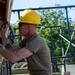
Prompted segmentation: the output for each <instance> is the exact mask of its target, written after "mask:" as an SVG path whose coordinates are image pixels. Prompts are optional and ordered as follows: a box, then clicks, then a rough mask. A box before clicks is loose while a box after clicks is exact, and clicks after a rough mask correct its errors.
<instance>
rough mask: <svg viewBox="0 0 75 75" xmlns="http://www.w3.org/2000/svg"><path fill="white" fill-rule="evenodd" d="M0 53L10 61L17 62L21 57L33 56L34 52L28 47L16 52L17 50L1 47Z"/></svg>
mask: <svg viewBox="0 0 75 75" xmlns="http://www.w3.org/2000/svg"><path fill="white" fill-rule="evenodd" d="M0 54H1V55H2V56H3V57H4V58H6V59H8V60H9V61H10V62H12V63H15V62H17V61H19V60H21V59H25V58H27V57H29V56H31V55H32V54H33V52H32V51H30V50H28V49H26V48H22V49H20V50H19V51H18V52H16V53H15V52H11V51H10V50H6V49H3V48H0Z"/></svg>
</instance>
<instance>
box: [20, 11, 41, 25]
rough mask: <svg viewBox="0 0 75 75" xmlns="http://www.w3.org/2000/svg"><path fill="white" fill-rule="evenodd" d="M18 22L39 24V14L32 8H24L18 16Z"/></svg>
mask: <svg viewBox="0 0 75 75" xmlns="http://www.w3.org/2000/svg"><path fill="white" fill-rule="evenodd" d="M20 22H23V23H30V24H40V16H39V15H38V13H37V12H35V11H34V10H25V11H23V13H22V14H21V16H20Z"/></svg>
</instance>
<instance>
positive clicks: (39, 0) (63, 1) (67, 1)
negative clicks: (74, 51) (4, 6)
mask: <svg viewBox="0 0 75 75" xmlns="http://www.w3.org/2000/svg"><path fill="white" fill-rule="evenodd" d="M55 4H60V5H61V6H68V5H75V0H14V2H13V7H12V9H13V10H14V9H25V8H29V7H30V8H38V7H53V6H55ZM73 13H75V8H73V9H71V10H70V13H69V15H70V17H72V18H74V17H75V14H73ZM17 20H18V17H17V14H16V13H12V14H11V23H15V22H16V21H17Z"/></svg>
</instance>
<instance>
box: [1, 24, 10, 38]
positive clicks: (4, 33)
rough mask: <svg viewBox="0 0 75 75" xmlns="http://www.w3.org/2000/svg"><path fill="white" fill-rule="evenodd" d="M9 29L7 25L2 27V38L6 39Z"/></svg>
mask: <svg viewBox="0 0 75 75" xmlns="http://www.w3.org/2000/svg"><path fill="white" fill-rule="evenodd" d="M8 28H9V24H6V25H5V27H2V29H1V30H0V32H1V37H5V35H6V31H7V29H8Z"/></svg>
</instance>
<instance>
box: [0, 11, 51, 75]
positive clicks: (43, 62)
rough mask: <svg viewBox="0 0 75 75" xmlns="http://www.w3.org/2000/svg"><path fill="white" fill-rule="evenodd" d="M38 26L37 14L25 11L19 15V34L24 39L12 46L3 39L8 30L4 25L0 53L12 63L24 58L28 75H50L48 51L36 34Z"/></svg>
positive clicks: (44, 43) (38, 18) (38, 17)
mask: <svg viewBox="0 0 75 75" xmlns="http://www.w3.org/2000/svg"><path fill="white" fill-rule="evenodd" d="M38 24H40V16H39V15H38V13H37V12H35V11H34V10H25V11H24V12H23V13H22V14H21V16H20V21H19V24H18V25H19V33H20V35H21V36H24V37H25V38H24V39H23V40H22V41H21V42H19V43H17V44H13V45H12V44H11V43H10V42H9V40H8V39H6V37H5V32H6V30H7V28H8V25H6V28H2V30H1V36H2V42H3V45H4V46H5V49H3V48H0V53H1V55H2V56H4V57H5V58H6V59H8V60H9V61H10V62H12V63H15V62H17V61H19V60H21V59H24V58H26V59H27V62H28V70H29V73H30V75H52V73H51V58H50V51H49V48H48V46H47V44H46V42H45V41H44V39H43V38H42V37H40V35H39V34H37V32H36V27H37V25H38ZM14 51H16V53H15V52H14Z"/></svg>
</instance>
